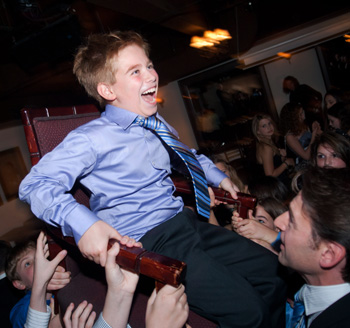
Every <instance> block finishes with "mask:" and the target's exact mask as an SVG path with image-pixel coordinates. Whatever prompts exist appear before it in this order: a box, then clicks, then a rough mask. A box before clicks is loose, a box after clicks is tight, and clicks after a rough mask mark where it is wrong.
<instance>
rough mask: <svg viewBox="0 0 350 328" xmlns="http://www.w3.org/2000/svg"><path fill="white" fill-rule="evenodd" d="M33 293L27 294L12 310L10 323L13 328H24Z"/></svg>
mask: <svg viewBox="0 0 350 328" xmlns="http://www.w3.org/2000/svg"><path fill="white" fill-rule="evenodd" d="M30 295H31V292H27V294H26V295H24V297H22V298H21V299H20V300H19V301H18V302H17V303H16V304H15V306H14V307H13V308H12V310H11V312H10V321H11V324H12V328H23V327H24V324H25V322H26V320H27V313H28V308H29V302H30Z"/></svg>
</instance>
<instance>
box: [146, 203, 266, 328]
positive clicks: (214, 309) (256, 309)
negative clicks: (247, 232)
mask: <svg viewBox="0 0 350 328" xmlns="http://www.w3.org/2000/svg"><path fill="white" fill-rule="evenodd" d="M207 228H208V229H211V226H210V227H209V226H208V224H206V223H201V222H200V221H199V220H198V219H197V218H196V216H195V215H193V213H192V212H190V211H186V210H185V211H184V212H182V213H181V214H179V215H178V216H176V217H175V218H173V219H171V220H169V221H167V222H165V223H163V224H162V225H160V226H158V227H156V228H154V229H152V230H151V231H149V232H148V233H147V234H146V235H145V236H144V237H143V238H142V239H141V242H142V243H143V245H144V247H145V248H146V249H148V250H152V251H156V252H159V253H161V254H164V255H167V256H171V257H174V258H177V259H180V260H182V261H184V262H186V263H187V266H188V267H187V274H186V279H185V284H186V293H187V296H188V300H189V304H190V306H191V308H192V309H193V310H194V311H196V312H197V313H199V314H201V315H203V316H206V317H208V318H209V319H212V320H216V321H218V322H219V324H220V326H221V327H273V326H272V324H271V322H270V313H269V312H270V309H269V304H267V302H266V300H265V299H264V297H262V296H261V295H260V293H259V292H260V291H259V288H258V286H257V287H256V288H254V287H253V286H252V281H250V278H249V276H251V274H250V272H251V271H253V272H257V271H259V270H258V269H253V270H252V269H251V268H250V267H254V266H255V263H254V256H252V255H250V256H249V257H248V258H249V260H245V257H246V256H245V255H244V254H242V252H240V250H239V247H240V244H241V243H240V241H239V240H236V239H235V238H234V237H233V236H234V235H233V233H231V235H230V231H227V232H228V233H229V234H226V233H225V234H224V235H225V236H221V237H224V239H225V242H224V243H221V242H220V239H221V237H220V238H215V237H216V236H214V235H213V236H212V237H214V239H218V240H217V241H216V242H213V241H211V238H209V240H208V235H206V233H204V238H202V237H201V233H202V230H206V229H207ZM218 229H220V230H219V231H221V228H218ZM214 230H215V231H216V229H214ZM215 231H214V234H215ZM211 233H213V230H212V231H211ZM227 236H230V237H231V236H232V238H228V237H227ZM239 239H240V238H239ZM225 243H226V245H225ZM248 244H249V245H250V243H243V246H244V248H246V251H249V250H250V247H249V246H247V245H248ZM223 246H224V247H225V248H226V247H229V248H230V249H231V250H230V252H232V253H233V254H232V256H231V257H230V259H228V256H227V252H228V251H226V250H222V252H223V255H224V256H223V257H224V258H223V260H221V258H220V257H221V256H220V248H222V247H223ZM212 248H213V249H214V248H217V250H215V251H214V250H213V249H212ZM253 248H255V246H254V247H253ZM258 249H259V248H258ZM254 252H255V253H259V254H257V255H256V257H260V256H261V254H260V253H261V252H256V251H253V253H254ZM236 253H238V254H239V255H237V254H236ZM227 260H229V261H227ZM235 262H237V265H238V268H237V270H235ZM242 262H246V263H245V264H246V265H248V267H247V269H246V270H245V269H244V268H243V264H242ZM259 264H260V262H259ZM263 269H264V268H261V270H263ZM262 280H264V279H262ZM259 284H260V285H261V284H264V282H263V281H260V282H259Z"/></svg>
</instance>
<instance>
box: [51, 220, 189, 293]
mask: <svg viewBox="0 0 350 328" xmlns="http://www.w3.org/2000/svg"><path fill="white" fill-rule="evenodd" d="M47 228H48V230H49V233H50V234H52V235H53V236H54V237H56V238H58V239H60V240H64V241H66V242H67V243H69V244H71V245H73V246H76V243H75V241H74V238H73V237H65V236H63V234H62V232H61V229H59V228H55V227H52V226H49V225H47ZM115 242H116V240H110V241H109V244H108V249H109V248H110V247H111V246H112V245H113V243H115ZM49 243H50V255H51V256H52V257H54V256H55V255H56V254H57V253H58V252H59V251H60V249H58V248H57V247H58V245H57V244H56V243H54V242H52V243H51V242H50V240H49ZM116 262H117V263H118V265H120V266H121V267H122V268H124V269H126V270H129V271H131V272H135V273H138V274H143V275H145V276H147V277H150V278H152V279H154V280H156V281H157V282H158V283H160V284H162V285H165V284H168V285H171V286H174V287H178V286H179V285H180V284H181V282H182V280H183V278H184V275H185V271H186V264H185V263H184V262H182V261H178V260H176V259H173V258H170V257H167V256H164V255H160V254H157V253H154V252H149V251H147V250H146V249H144V248H140V247H126V246H124V245H121V246H120V252H119V254H118V255H117V257H116Z"/></svg>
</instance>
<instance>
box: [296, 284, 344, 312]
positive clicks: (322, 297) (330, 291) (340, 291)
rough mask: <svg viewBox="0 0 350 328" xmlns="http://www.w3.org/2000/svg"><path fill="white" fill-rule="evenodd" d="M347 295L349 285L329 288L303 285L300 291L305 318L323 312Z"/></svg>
mask: <svg viewBox="0 0 350 328" xmlns="http://www.w3.org/2000/svg"><path fill="white" fill-rule="evenodd" d="M348 293H350V283H344V284H339V285H331V286H311V285H307V284H305V285H304V286H303V287H302V289H301V290H300V295H301V298H302V300H303V301H304V306H305V314H306V315H307V316H310V315H312V314H314V313H317V312H322V311H324V310H325V309H326V308H328V307H329V306H330V305H332V304H333V303H335V302H336V301H338V300H339V299H341V298H342V297H343V296H345V295H346V294H348Z"/></svg>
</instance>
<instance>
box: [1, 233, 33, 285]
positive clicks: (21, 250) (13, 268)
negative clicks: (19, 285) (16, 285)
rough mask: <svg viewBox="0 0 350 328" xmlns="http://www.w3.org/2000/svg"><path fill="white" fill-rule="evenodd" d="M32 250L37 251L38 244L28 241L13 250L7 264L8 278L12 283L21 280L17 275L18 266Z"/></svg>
mask: <svg viewBox="0 0 350 328" xmlns="http://www.w3.org/2000/svg"><path fill="white" fill-rule="evenodd" d="M30 250H34V251H35V250H36V243H35V242H34V241H33V240H28V241H26V242H24V243H21V244H18V245H16V246H15V247H13V248H12V250H11V252H10V254H9V256H8V258H7V263H6V276H7V278H8V279H9V280H10V281H15V280H21V277H20V276H19V275H18V273H17V264H18V261H19V260H20V259H21V258H22V257H23V256H24V255H25V254H27V253H28V252H29V251H30Z"/></svg>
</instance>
